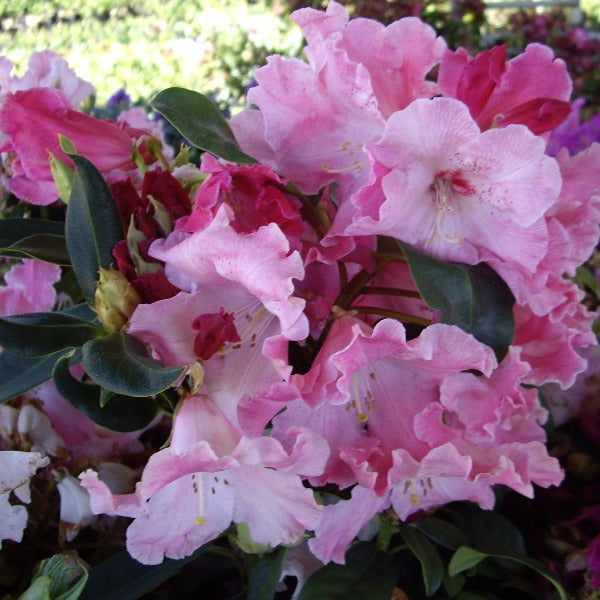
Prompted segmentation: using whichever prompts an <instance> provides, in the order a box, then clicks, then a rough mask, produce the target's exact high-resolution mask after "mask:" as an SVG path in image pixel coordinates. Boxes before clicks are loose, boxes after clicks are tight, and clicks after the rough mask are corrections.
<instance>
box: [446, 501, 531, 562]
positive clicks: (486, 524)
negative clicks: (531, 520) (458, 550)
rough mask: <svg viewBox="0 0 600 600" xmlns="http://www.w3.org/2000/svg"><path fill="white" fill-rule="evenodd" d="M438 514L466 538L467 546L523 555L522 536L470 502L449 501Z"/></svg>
mask: <svg viewBox="0 0 600 600" xmlns="http://www.w3.org/2000/svg"><path fill="white" fill-rule="evenodd" d="M442 511H443V512H444V513H448V514H449V515H450V516H451V518H452V521H453V522H454V523H455V525H456V526H457V527H458V528H459V529H460V530H461V531H462V532H463V533H464V534H465V535H466V536H467V538H468V540H469V543H468V545H469V546H475V547H477V548H478V549H479V550H482V551H485V552H504V551H508V552H513V553H515V554H525V541H524V540H523V535H522V533H521V532H520V530H519V529H518V528H517V527H515V525H513V523H511V522H510V521H509V520H508V519H507V518H506V517H505V516H503V515H501V514H500V513H498V512H496V511H492V510H483V509H482V508H480V507H479V506H477V505H476V504H473V503H471V502H452V503H450V504H448V505H446V506H445V507H444V508H443V509H442ZM463 545H467V544H463Z"/></svg>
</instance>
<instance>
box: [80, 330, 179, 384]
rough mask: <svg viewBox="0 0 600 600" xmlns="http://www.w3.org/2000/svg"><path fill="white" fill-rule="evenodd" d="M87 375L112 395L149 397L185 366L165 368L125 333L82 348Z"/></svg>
mask: <svg viewBox="0 0 600 600" xmlns="http://www.w3.org/2000/svg"><path fill="white" fill-rule="evenodd" d="M82 352H83V361H82V362H83V367H84V369H85V370H86V372H87V374H88V375H89V376H90V377H92V379H94V381H96V383H99V384H100V385H101V386H102V387H105V388H106V389H108V390H111V391H112V392H116V393H118V394H126V395H128V396H152V395H154V394H158V393H159V392H162V391H163V390H166V389H167V388H168V387H170V386H171V385H172V384H173V383H174V382H175V381H177V379H179V377H181V375H183V372H184V371H185V367H164V366H163V365H162V364H161V363H160V362H159V361H157V360H154V359H153V358H150V356H148V352H147V351H146V347H145V346H144V344H142V343H141V342H139V341H138V340H136V339H135V338H134V337H132V336H130V335H128V334H126V333H124V332H117V333H111V334H110V335H107V336H105V337H103V338H98V339H95V340H90V341H89V342H86V343H85V344H84V346H83V348H82Z"/></svg>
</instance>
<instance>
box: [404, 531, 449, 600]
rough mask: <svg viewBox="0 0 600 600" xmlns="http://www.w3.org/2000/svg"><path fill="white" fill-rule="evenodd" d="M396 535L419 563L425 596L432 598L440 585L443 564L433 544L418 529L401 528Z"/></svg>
mask: <svg viewBox="0 0 600 600" xmlns="http://www.w3.org/2000/svg"><path fill="white" fill-rule="evenodd" d="M398 533H399V534H400V536H401V537H402V539H403V540H404V542H405V543H406V545H407V546H408V549H409V550H410V551H411V552H412V553H413V554H414V555H415V557H416V558H417V560H418V561H419V562H420V563H421V569H422V572H423V583H424V584H425V594H426V595H427V596H432V595H433V594H435V592H437V590H438V588H439V587H440V585H441V584H442V577H443V575H444V563H443V562H442V559H441V558H440V555H439V554H438V552H437V550H436V549H435V548H434V546H433V544H432V543H431V542H430V541H429V540H428V539H427V538H426V537H425V535H424V534H423V533H421V532H420V531H419V530H418V529H414V528H413V527H410V526H402V527H400V529H399V530H398Z"/></svg>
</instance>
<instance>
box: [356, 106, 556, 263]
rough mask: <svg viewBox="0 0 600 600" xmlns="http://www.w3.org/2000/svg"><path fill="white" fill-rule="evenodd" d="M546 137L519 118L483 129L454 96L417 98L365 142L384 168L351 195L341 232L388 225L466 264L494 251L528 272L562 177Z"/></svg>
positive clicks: (540, 249)
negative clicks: (349, 217) (348, 218)
mask: <svg viewBox="0 0 600 600" xmlns="http://www.w3.org/2000/svg"><path fill="white" fill-rule="evenodd" d="M544 147H545V144H544V141H543V140H542V139H541V138H538V137H536V136H534V135H533V134H532V133H531V132H529V131H528V130H527V129H526V128H525V127H523V126H516V125H514V126H509V127H506V128H503V129H493V130H489V131H486V132H484V133H481V132H480V130H479V127H478V126H477V124H476V123H475V122H474V121H473V119H472V118H471V116H470V114H469V112H468V110H467V107H466V106H465V105H464V104H462V103H460V102H458V101H456V100H453V99H451V98H434V99H433V100H415V101H414V102H413V103H412V104H411V105H410V106H409V107H408V108H406V109H405V110H402V111H399V112H396V113H394V114H393V115H392V116H391V117H390V118H389V120H388V122H387V124H386V128H385V132H384V134H383V136H382V137H381V139H380V140H379V141H378V142H376V143H374V144H372V145H371V146H369V152H370V154H371V156H372V158H373V160H374V161H375V164H376V165H380V168H381V175H380V178H378V179H377V180H376V181H375V182H374V183H373V184H372V185H369V186H365V187H364V188H363V189H362V190H361V191H360V192H359V193H358V194H357V195H356V196H355V198H353V199H352V202H353V203H354V204H355V206H356V214H355V216H354V218H353V222H352V224H351V225H349V226H348V227H347V228H346V230H345V233H346V234H350V235H361V234H362V235H366V234H384V235H390V236H394V237H397V238H399V239H401V240H403V241H404V242H407V243H409V244H413V245H414V246H416V247H418V248H420V249H421V250H424V251H425V252H427V253H429V254H432V255H434V256H437V257H439V258H441V259H444V260H451V261H458V262H466V263H469V264H476V263H478V262H481V261H483V260H485V259H486V257H487V256H490V255H491V256H496V255H498V256H502V257H503V259H504V260H506V261H507V262H511V263H514V264H516V265H522V266H523V268H526V269H527V270H528V271H530V272H533V271H534V270H535V267H536V265H537V263H538V262H539V260H540V258H541V256H543V254H544V252H545V249H546V246H547V244H548V239H547V233H546V228H545V226H544V223H543V221H541V217H542V216H543V215H544V212H545V211H546V210H547V209H548V208H549V207H550V206H551V205H552V204H553V203H554V202H555V201H556V198H557V197H558V193H559V191H560V184H561V179H560V173H559V169H558V166H557V164H556V162H555V161H554V160H553V159H551V158H550V157H548V156H546V155H545V154H544Z"/></svg>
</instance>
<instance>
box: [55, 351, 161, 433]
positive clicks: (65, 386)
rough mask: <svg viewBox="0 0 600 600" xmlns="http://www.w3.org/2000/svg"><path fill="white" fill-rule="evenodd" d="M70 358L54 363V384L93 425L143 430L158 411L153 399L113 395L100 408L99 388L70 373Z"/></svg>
mask: <svg viewBox="0 0 600 600" xmlns="http://www.w3.org/2000/svg"><path fill="white" fill-rule="evenodd" d="M69 361H70V356H69V355H68V354H65V355H64V356H62V357H61V358H59V360H58V361H57V362H56V365H55V367H54V369H53V372H52V377H53V379H54V384H55V385H56V389H57V390H58V391H59V393H60V394H61V395H62V396H64V397H65V398H66V399H67V400H68V401H69V402H70V403H71V404H72V405H73V406H74V407H75V408H76V409H77V410H80V411H81V412H82V413H84V414H85V415H87V416H88V417H89V418H90V419H92V421H94V422H95V423H97V424H98V425H101V426H103V427H107V428H108V429H112V430H113V431H137V430H138V429H143V428H144V427H146V425H148V424H149V423H150V422H151V421H152V419H154V417H155V416H156V413H157V410H158V407H157V405H156V401H155V400H154V399H153V398H132V397H130V396H123V395H120V394H113V395H112V396H110V397H109V398H104V400H105V403H104V405H103V406H101V405H100V398H101V394H102V390H101V388H100V386H98V385H93V384H88V383H83V382H81V381H79V380H78V379H76V378H75V377H73V376H72V375H71V373H70V371H69Z"/></svg>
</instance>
